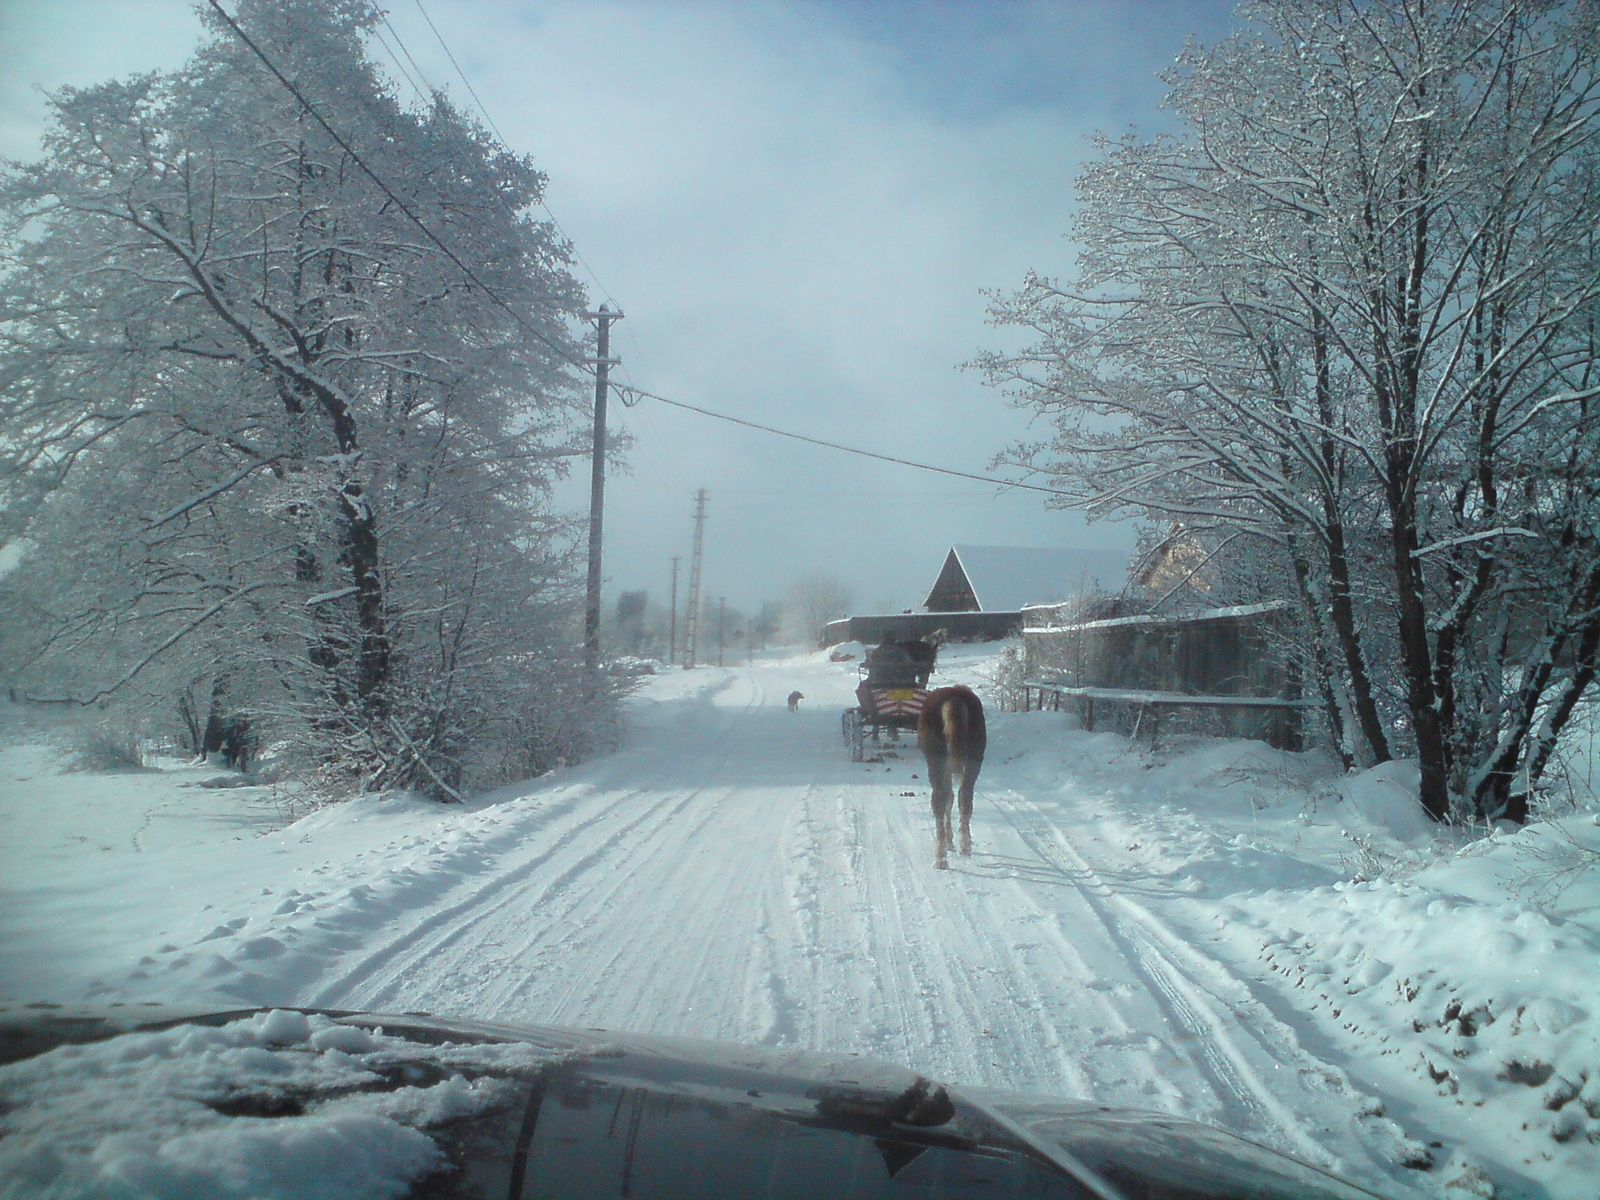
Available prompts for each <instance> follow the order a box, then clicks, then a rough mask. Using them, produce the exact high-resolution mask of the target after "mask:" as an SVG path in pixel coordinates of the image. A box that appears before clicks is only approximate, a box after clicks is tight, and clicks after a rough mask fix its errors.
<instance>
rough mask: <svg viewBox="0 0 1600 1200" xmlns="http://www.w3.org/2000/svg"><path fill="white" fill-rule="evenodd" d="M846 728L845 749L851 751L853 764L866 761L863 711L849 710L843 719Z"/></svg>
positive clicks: (857, 709)
mask: <svg viewBox="0 0 1600 1200" xmlns="http://www.w3.org/2000/svg"><path fill="white" fill-rule="evenodd" d="M841 723H842V724H843V726H844V744H845V749H847V750H849V751H850V761H851V762H862V761H864V760H865V759H866V757H867V755H866V736H865V734H864V733H863V731H862V728H861V710H860V709H859V708H847V709H845V710H844V716H843V718H841Z"/></svg>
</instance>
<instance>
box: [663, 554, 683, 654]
mask: <svg viewBox="0 0 1600 1200" xmlns="http://www.w3.org/2000/svg"><path fill="white" fill-rule="evenodd" d="M682 561H683V556H682V555H681V554H674V555H673V556H672V615H671V616H670V617H668V618H667V666H669V667H671V666H676V665H677V662H678V564H679V563H680V562H682Z"/></svg>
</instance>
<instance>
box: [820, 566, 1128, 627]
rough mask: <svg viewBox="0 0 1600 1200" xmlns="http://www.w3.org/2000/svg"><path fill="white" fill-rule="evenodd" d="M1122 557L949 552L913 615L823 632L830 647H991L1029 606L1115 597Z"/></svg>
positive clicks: (855, 620)
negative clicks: (1084, 596) (1097, 595)
mask: <svg viewBox="0 0 1600 1200" xmlns="http://www.w3.org/2000/svg"><path fill="white" fill-rule="evenodd" d="M1127 574H1128V556H1127V555H1126V554H1123V553H1119V552H1117V551H1114V550H1053V549H1042V548H1037V547H1029V546H970V545H961V546H951V547H950V549H949V551H948V553H946V555H945V558H944V565H943V566H942V567H941V568H940V569H939V575H938V578H936V579H935V580H934V582H933V586H932V587H931V588H930V589H929V590H928V595H927V599H925V600H924V601H923V603H922V607H921V609H920V610H919V611H917V612H906V613H885V614H882V615H878V616H859V617H845V618H842V619H840V620H838V621H833V622H830V623H829V625H828V642H829V643H830V644H832V643H835V642H847V641H861V642H876V641H877V640H878V639H879V638H881V637H883V636H884V635H885V634H887V635H889V636H891V637H895V638H920V637H927V636H928V635H930V634H933V633H935V632H938V633H941V634H943V635H944V636H947V637H950V638H953V639H954V640H956V641H991V640H994V639H997V638H1003V637H1009V636H1010V635H1011V634H1013V633H1016V632H1017V630H1019V629H1020V628H1021V627H1022V609H1023V607H1024V606H1025V605H1030V604H1059V603H1060V602H1062V601H1064V600H1067V599H1070V598H1071V597H1073V596H1075V595H1078V594H1079V593H1081V592H1091V591H1118V590H1120V589H1121V588H1122V585H1123V582H1124V581H1125V579H1126V578H1127Z"/></svg>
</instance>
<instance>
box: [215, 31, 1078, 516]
mask: <svg viewBox="0 0 1600 1200" xmlns="http://www.w3.org/2000/svg"><path fill="white" fill-rule="evenodd" d="M207 2H208V3H209V4H210V6H211V8H212V9H214V10H215V11H216V13H217V15H218V16H219V17H221V18H222V20H223V22H224V23H225V24H226V25H227V26H228V28H229V29H231V30H232V31H233V33H234V36H236V37H237V38H238V39H239V40H240V41H241V42H243V43H244V44H245V45H246V46H247V47H249V49H250V51H251V52H252V53H253V54H254V55H255V56H256V57H257V58H258V59H260V60H261V64H262V66H264V67H266V68H267V70H268V71H269V72H270V73H271V74H272V76H273V78H275V79H276V80H277V81H278V82H279V84H281V85H282V86H283V88H284V89H285V90H286V91H287V92H288V93H289V94H290V95H291V96H293V97H294V98H295V100H296V102H297V103H298V104H299V105H300V107H301V108H303V109H304V110H305V111H306V114H307V115H308V116H309V117H311V119H312V120H314V121H315V122H316V123H317V124H318V125H320V126H321V127H322V130H323V132H324V133H326V134H327V135H328V136H329V137H330V138H332V139H333V140H334V142H335V143H336V144H337V145H338V146H339V148H340V149H342V150H343V151H344V152H345V153H346V154H348V155H349V156H350V160H351V161H352V162H353V163H355V165H356V166H357V167H358V168H359V169H360V170H361V172H362V173H363V174H364V175H366V177H367V178H368V179H370V180H371V181H372V182H373V184H374V185H375V186H376V187H377V188H378V190H379V191H381V192H382V193H383V194H384V195H385V196H387V197H388V198H389V199H390V201H391V202H393V204H394V206H395V207H396V208H397V209H399V210H400V212H401V213H403V214H404V215H405V216H406V218H407V219H408V220H409V221H410V222H411V223H412V224H413V225H415V226H416V227H417V228H418V229H419V230H420V231H421V232H422V234H423V236H424V237H426V238H427V239H428V240H429V241H430V242H432V243H433V244H434V245H435V246H437V247H438V248H439V250H440V252H441V253H443V254H444V256H445V257H446V258H448V259H449V260H450V261H451V262H452V263H454V264H455V266H456V269H457V270H459V271H460V272H461V274H462V275H463V276H465V277H466V278H467V279H468V280H469V281H470V282H472V283H474V284H476V285H477V286H478V287H479V288H480V289H482V291H483V294H484V295H485V296H487V297H488V298H489V299H490V300H491V301H493V302H494V303H495V304H496V305H498V306H499V307H500V308H502V309H504V310H505V312H506V314H507V315H508V316H510V317H511V319H512V320H513V321H515V322H516V323H517V324H518V325H519V326H521V327H522V328H523V329H524V330H525V331H526V332H527V333H528V334H530V335H531V336H532V337H533V338H534V339H535V340H537V341H539V342H540V343H542V344H543V345H544V346H545V347H546V348H548V349H549V350H550V351H551V352H552V353H553V354H555V355H556V357H557V358H559V359H561V360H562V361H563V362H565V363H567V364H568V365H570V366H572V367H574V368H575V369H577V370H578V371H579V372H580V373H582V374H585V375H590V374H593V373H595V370H596V369H597V368H594V366H593V364H591V363H589V362H586V361H585V360H583V359H580V358H576V357H574V356H573V355H572V354H571V353H570V352H568V351H567V349H566V348H565V347H563V346H560V345H558V344H557V343H556V342H554V341H553V340H551V339H550V338H549V337H548V336H547V335H546V334H545V333H544V332H543V331H542V330H540V329H539V328H538V327H537V326H535V325H534V324H533V323H532V322H530V321H529V320H528V319H527V318H526V317H525V316H523V315H522V314H521V313H520V312H518V311H517V310H516V309H515V308H514V307H513V306H512V305H511V304H510V303H509V302H508V301H506V300H505V299H504V298H503V297H502V296H501V295H500V294H499V293H498V292H496V291H495V290H494V289H493V288H492V287H490V286H489V285H488V284H487V283H485V282H484V281H483V279H482V278H480V277H479V276H478V274H477V272H475V271H474V270H473V269H472V268H471V267H470V266H468V265H467V264H466V263H465V262H463V261H462V260H461V258H460V256H458V255H457V254H456V252H455V251H454V250H452V249H451V248H450V247H449V246H448V245H447V244H446V243H445V242H444V241H443V239H441V238H440V237H439V235H438V234H436V233H434V232H433V230H432V229H430V228H429V227H428V225H427V223H426V222H425V221H423V219H422V218H421V217H419V216H418V215H417V214H416V213H415V212H414V211H413V210H412V208H411V206H410V205H409V204H407V203H406V202H405V201H404V200H403V199H401V198H400V196H398V195H397V194H396V193H395V191H394V189H393V188H391V187H390V186H389V185H388V184H387V183H386V182H385V181H384V179H383V177H382V176H380V175H379V174H378V173H377V172H376V171H374V170H373V169H372V168H371V167H370V166H368V165H367V162H366V160H365V159H363V158H362V157H361V155H360V154H359V153H357V151H356V149H355V147H353V146H352V145H350V143H349V141H347V140H346V139H345V138H344V137H343V136H341V135H340V133H339V132H338V130H336V129H335V128H334V127H333V126H332V125H331V124H330V123H329V122H328V120H327V118H326V117H324V116H323V115H322V113H321V112H320V111H318V109H317V107H316V106H315V105H314V104H312V103H311V101H310V100H309V99H307V98H306V96H305V95H304V94H303V93H302V92H301V91H300V89H299V88H298V87H296V86H295V85H294V83H293V81H291V80H290V79H289V77H288V76H287V75H285V74H284V73H283V72H282V71H281V70H279V69H278V66H277V64H276V63H274V62H273V61H272V59H271V58H269V57H268V56H267V53H266V52H265V51H264V50H262V49H261V47H260V46H258V45H256V43H255V42H254V41H253V40H251V38H250V35H249V34H247V33H245V31H244V30H243V29H242V28H240V26H239V23H238V22H237V21H235V20H234V19H233V17H232V16H230V15H229V14H228V11H227V10H226V9H224V8H223V7H222V5H221V3H220V2H219V0H207ZM430 24H431V22H430ZM503 140H504V139H502V141H503ZM563 236H565V233H564V232H563ZM569 240H570V239H569ZM611 386H612V387H613V388H614V389H615V390H616V391H617V392H618V394H619V396H620V397H621V399H622V402H623V403H624V404H625V405H627V406H630V407H631V406H632V405H634V404H637V403H638V402H639V401H640V400H655V401H657V402H658V403H661V404H666V405H669V406H671V407H673V408H681V409H684V410H685V411H688V412H693V413H698V414H700V415H701V416H703V417H710V418H712V419H713V420H718V421H726V422H728V423H729V424H732V425H741V426H743V427H744V428H746V429H754V430H758V431H760V432H762V433H769V434H772V435H773V436H775V437H781V438H788V439H790V440H792V441H797V442H805V443H807V444H808V445H812V446H821V447H823V448H825V449H828V450H837V451H839V452H841V453H844V454H853V455H856V456H858V457H861V458H870V459H874V460H876V461H878V462H887V463H895V464H897V465H899V466H902V467H911V468H912V469H914V470H918V471H931V472H933V473H935V474H938V475H948V476H951V477H953V478H956V479H973V480H976V481H978V482H979V483H985V484H988V485H990V486H991V487H1000V488H1012V489H1021V490H1024V491H1030V492H1043V493H1045V494H1047V495H1053V496H1070V495H1071V493H1069V492H1066V491H1063V490H1062V489H1060V488H1050V487H1044V486H1043V485H1040V484H1035V483H1023V482H1020V481H1015V480H1005V479H995V478H994V477H993V476H989V475H977V474H974V473H972V472H971V471H957V470H955V469H953V468H951V467H939V466H935V465H933V464H932V463H923V462H917V461H916V460H914V459H909V458H900V457H898V456H896V455H892V454H882V453H879V452H878V451H875V450H863V449H861V448H860V447H858V446H846V445H844V444H843V443H840V442H832V441H828V440H827V439H825V438H815V437H810V436H808V435H806V434H803V433H794V432H791V431H790V430H786V429H779V428H777V427H776V426H772V425H764V424H762V423H761V422H759V421H750V420H746V419H745V418H743V417H735V416H732V415H731V414H729V413H720V412H717V411H715V410H714V409H709V408H703V407H701V406H700V405H697V404H689V403H688V402H686V401H683V400H673V399H672V398H670V397H668V396H663V395H661V394H660V393H659V392H651V391H647V390H645V389H644V388H640V387H635V386H632V385H629V384H621V383H612V385H611ZM630 396H631V397H632V399H629V397H630Z"/></svg>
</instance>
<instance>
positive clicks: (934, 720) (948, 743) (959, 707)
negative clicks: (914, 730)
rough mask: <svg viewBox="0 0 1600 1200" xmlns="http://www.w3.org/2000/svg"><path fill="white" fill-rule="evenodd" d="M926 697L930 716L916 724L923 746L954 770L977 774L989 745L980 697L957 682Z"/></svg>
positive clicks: (927, 712) (927, 711)
mask: <svg viewBox="0 0 1600 1200" xmlns="http://www.w3.org/2000/svg"><path fill="white" fill-rule="evenodd" d="M928 699H929V709H928V710H925V716H926V717H927V718H929V719H928V720H925V721H922V722H919V728H918V741H920V742H921V743H922V748H923V749H924V750H925V751H928V752H930V753H935V754H938V755H939V756H940V757H941V758H944V759H946V760H947V761H948V762H949V763H950V766H951V768H952V769H953V770H955V771H956V772H957V773H959V774H962V775H967V774H969V773H970V774H973V775H976V773H977V768H978V766H979V765H981V764H982V762H983V752H984V750H985V748H986V747H987V745H988V730H987V728H986V726H985V724H984V719H983V701H981V700H979V699H978V697H977V696H976V695H974V694H973V692H972V690H971V689H970V688H967V687H963V686H961V685H960V684H957V685H955V686H954V687H947V688H940V689H939V690H938V691H936V692H934V693H933V694H932V695H931V696H930V697H929V698H928ZM930 727H931V728H930Z"/></svg>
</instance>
